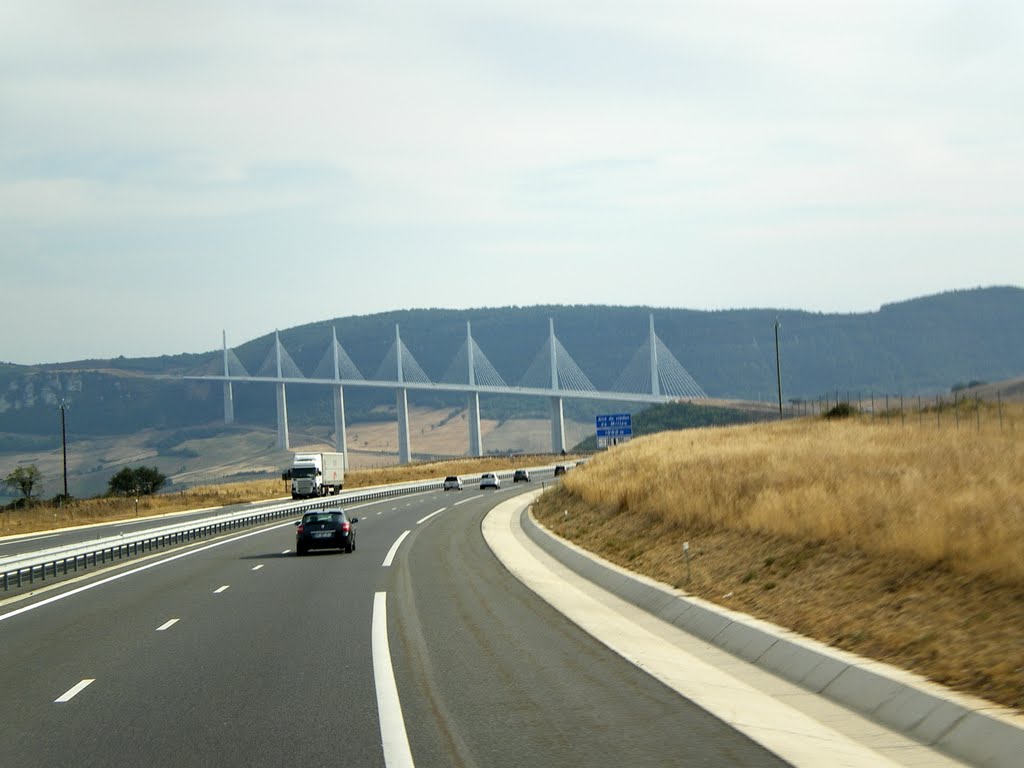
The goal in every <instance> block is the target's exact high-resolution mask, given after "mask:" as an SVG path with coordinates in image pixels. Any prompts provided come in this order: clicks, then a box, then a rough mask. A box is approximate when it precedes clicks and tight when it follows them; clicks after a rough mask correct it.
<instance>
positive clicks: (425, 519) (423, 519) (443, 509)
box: [416, 507, 448, 525]
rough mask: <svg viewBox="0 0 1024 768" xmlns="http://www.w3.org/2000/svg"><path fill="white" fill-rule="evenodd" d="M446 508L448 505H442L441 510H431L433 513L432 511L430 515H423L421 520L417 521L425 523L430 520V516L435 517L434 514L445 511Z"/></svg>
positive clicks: (417, 522) (417, 523)
mask: <svg viewBox="0 0 1024 768" xmlns="http://www.w3.org/2000/svg"><path fill="white" fill-rule="evenodd" d="M446 509H448V507H441V508H440V509H439V510H437V511H436V512H431V513H430V514H429V515H427V516H426V517H421V518H420V519H419V520H417V521H416V525H421V524H423V523H425V522H427V520H429V519H430V518H432V517H433V516H434V515H439V514H441V513H442V512H444V511H445V510H446Z"/></svg>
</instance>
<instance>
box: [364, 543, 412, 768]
mask: <svg viewBox="0 0 1024 768" xmlns="http://www.w3.org/2000/svg"><path fill="white" fill-rule="evenodd" d="M406 533H408V531H406ZM399 541H401V539H399ZM387 597H388V596H387V593H386V592H376V593H374V595H373V620H372V626H371V638H370V647H371V651H372V654H373V684H374V687H375V688H376V689H377V717H378V719H379V720H380V741H381V746H382V747H383V748H384V764H385V765H386V766H387V768H414V763H413V761H412V752H410V751H409V737H408V736H407V735H406V732H405V718H404V717H403V716H402V704H401V702H400V701H399V699H398V686H397V685H396V684H395V671H394V668H393V667H392V666H391V647H390V646H389V644H388V600H387Z"/></svg>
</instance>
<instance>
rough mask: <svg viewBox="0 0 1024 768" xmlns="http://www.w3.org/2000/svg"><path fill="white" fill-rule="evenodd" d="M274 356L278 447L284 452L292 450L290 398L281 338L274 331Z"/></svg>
mask: <svg viewBox="0 0 1024 768" xmlns="http://www.w3.org/2000/svg"><path fill="white" fill-rule="evenodd" d="M274 354H275V355H276V356H277V378H278V382H277V384H276V385H275V386H276V388H277V447H278V448H279V449H280V450H282V451H287V450H289V449H290V448H291V446H290V445H289V444H288V396H287V394H286V393H285V389H284V381H281V379H283V378H284V374H283V373H282V372H281V336H280V334H279V333H278V332H277V331H274Z"/></svg>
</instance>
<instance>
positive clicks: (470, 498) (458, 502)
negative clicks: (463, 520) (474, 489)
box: [452, 496, 473, 507]
mask: <svg viewBox="0 0 1024 768" xmlns="http://www.w3.org/2000/svg"><path fill="white" fill-rule="evenodd" d="M468 501H473V497H472V496H470V497H469V498H468V499H463V500H462V501H456V502H455V503H454V504H452V506H453V507H457V506H459V504H465V503H466V502H468Z"/></svg>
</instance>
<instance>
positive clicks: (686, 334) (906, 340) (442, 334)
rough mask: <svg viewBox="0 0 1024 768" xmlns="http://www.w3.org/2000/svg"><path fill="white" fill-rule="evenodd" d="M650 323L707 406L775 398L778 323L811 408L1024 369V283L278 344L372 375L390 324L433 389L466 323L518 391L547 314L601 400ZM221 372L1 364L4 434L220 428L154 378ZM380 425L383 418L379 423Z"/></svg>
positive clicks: (205, 402)
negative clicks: (65, 421)
mask: <svg viewBox="0 0 1024 768" xmlns="http://www.w3.org/2000/svg"><path fill="white" fill-rule="evenodd" d="M649 314H653V315H654V322H655V330H656V333H657V334H658V337H659V338H660V339H661V340H662V342H663V343H664V344H665V345H666V346H667V347H668V349H669V350H671V351H672V353H673V354H674V355H675V357H676V358H677V359H678V360H679V362H680V363H681V364H682V365H683V366H684V367H685V368H686V370H687V371H688V372H689V373H690V374H691V375H692V376H693V378H694V379H695V380H696V381H697V383H698V384H700V386H701V387H702V388H703V389H704V391H705V392H707V394H708V395H709V396H711V397H714V398H722V399H739V400H772V399H774V397H775V387H776V383H775V346H774V324H775V321H776V319H778V320H779V321H780V323H781V326H780V329H779V333H780V337H779V341H780V352H781V358H782V366H781V367H782V380H783V381H782V384H783V394H784V397H785V398H786V399H811V398H815V397H819V396H821V395H822V394H823V393H825V392H833V391H834V390H837V389H838V390H842V391H844V392H845V391H861V392H863V393H864V394H865V395H866V394H868V393H869V392H872V391H873V392H877V393H890V394H922V395H931V394H935V393H939V392H948V391H949V390H950V388H951V387H952V386H953V385H955V384H956V383H957V382H966V381H992V380H1001V379H1009V378H1013V377H1015V376H1019V375H1020V374H1021V373H1022V372H1024V347H1022V345H1020V344H1019V342H1018V341H1017V339H1016V336H1015V331H1014V329H1017V328H1020V327H1022V325H1024V289H1021V288H1018V287H1014V286H994V287H988V288H971V289H963V290H957V291H948V292H945V293H940V294H933V295H930V296H925V297H919V298H914V299H907V300H904V301H899V302H893V303H889V304H883V305H882V306H881V307H879V309H878V310H875V311H870V312H862V313H824V312H810V311H805V310H778V309H770V308H754V309H729V310H692V309H671V308H655V307H646V306H637V305H631V306H608V305H550V304H549V305H536V306H530V307H519V306H512V307H504V308H476V309H461V310H456V309H440V308H435V309H404V310H392V311H388V312H382V313H376V314H372V315H362V316H349V317H340V318H334V319H331V320H322V321H316V322H311V323H305V324H302V325H298V326H294V327H292V328H289V329H285V330H282V331H280V338H281V341H282V344H283V346H284V347H285V349H286V350H287V351H288V353H289V354H290V356H291V357H292V358H293V359H294V360H295V363H296V365H297V366H298V367H299V368H300V370H301V371H302V372H303V375H305V376H307V377H308V376H310V375H311V374H312V372H313V371H314V369H315V368H316V367H317V364H318V363H319V362H320V361H321V358H322V357H323V355H324V354H325V353H326V352H327V351H328V350H329V347H330V341H331V327H332V326H334V327H335V328H336V329H337V331H338V338H339V341H340V342H341V344H342V347H343V348H344V349H345V350H346V352H347V353H348V354H349V355H350V356H351V357H352V359H353V361H354V362H355V364H356V365H357V367H358V368H359V370H360V371H361V372H362V374H363V376H365V377H366V378H374V377H375V374H376V372H377V369H378V368H379V367H380V366H381V363H382V361H383V360H384V359H385V356H386V354H387V352H388V350H389V349H390V348H391V345H392V344H393V343H394V337H395V324H398V325H399V327H400V331H401V337H402V341H403V343H404V344H405V346H406V347H407V348H408V349H409V350H410V351H411V353H412V355H413V356H414V358H415V359H416V360H417V361H418V362H419V364H420V365H421V367H422V368H423V370H424V371H425V372H426V374H427V375H428V376H429V377H430V379H431V380H432V381H438V380H439V379H440V378H442V377H443V376H444V374H445V372H446V370H447V369H448V367H449V366H450V364H451V363H452V362H453V360H454V358H455V356H456V354H457V352H458V350H459V348H460V346H461V345H462V344H463V343H464V341H465V335H466V322H467V321H469V322H470V323H471V325H472V333H473V338H474V341H476V343H477V344H478V345H479V347H480V348H481V349H482V350H483V351H484V353H485V355H486V356H487V357H488V359H489V360H490V362H491V363H492V364H493V365H494V368H495V369H496V370H497V372H498V373H499V374H500V375H501V376H502V377H503V379H504V380H505V381H506V382H507V383H508V384H509V385H511V386H516V385H518V384H519V382H520V379H521V377H522V376H523V374H524V372H526V371H527V370H528V369H529V368H530V366H531V364H532V363H533V362H535V361H536V360H537V358H538V356H539V355H541V354H542V353H543V348H544V344H545V342H546V340H547V335H548V320H549V318H550V319H553V320H554V323H555V335H556V337H557V338H558V339H559V341H560V342H561V343H562V345H563V346H564V347H565V349H566V350H568V352H569V354H570V355H571V356H572V357H573V359H574V360H575V361H576V363H577V364H578V365H579V367H580V368H581V369H582V370H583V371H584V372H585V374H586V375H587V376H588V377H589V378H590V380H591V381H592V382H593V383H594V385H595V386H596V387H597V388H598V389H604V390H607V389H610V388H611V387H612V385H613V384H614V383H615V381H616V379H617V377H618V376H619V375H620V374H621V373H622V371H623V370H625V369H626V367H627V366H628V365H629V363H630V360H632V359H633V357H634V355H635V354H636V353H637V351H638V350H639V349H640V348H641V346H642V345H643V344H644V342H645V341H646V340H647V331H648V319H647V318H648V315H649ZM272 342H273V334H264V335H262V336H258V337H255V338H252V339H249V340H247V341H244V342H242V343H241V344H239V345H238V346H235V347H233V348H232V351H233V352H234V354H235V355H237V357H238V359H239V360H240V361H241V362H242V364H243V365H244V366H245V368H246V369H247V370H248V371H250V372H252V373H255V372H256V371H257V370H258V369H259V368H260V367H261V365H262V364H263V363H264V362H265V361H266V359H267V356H268V354H269V353H270V351H271V350H272ZM222 370H223V360H222V352H221V350H212V351H207V352H197V353H179V354H175V355H162V356H158V357H147V358H125V357H118V358H114V359H109V360H79V361H71V362H66V363H48V364H43V365H37V366H18V365H14V364H0V433H7V434H9V435H10V434H43V433H49V434H52V409H53V408H55V407H56V405H57V403H58V402H59V401H60V400H61V399H65V400H69V401H71V402H72V409H73V410H72V413H73V417H74V421H75V423H76V428H78V429H79V430H84V432H85V433H87V434H117V433H119V432H120V433H124V432H128V431H131V430H134V429H142V428H150V427H156V428H165V427H170V428H173V427H179V426H189V425H195V424H202V423H213V422H216V421H217V420H218V419H219V418H222V396H221V387H220V385H219V384H217V383H208V382H195V381H179V380H176V379H173V378H171V379H160V378H156V377H158V376H170V377H175V376H181V375H185V374H195V373H200V372H204V373H209V374H218V373H220V372H221V371H222ZM266 389H268V388H267V385H257V384H249V385H246V384H241V383H240V384H238V385H236V387H235V399H236V417H237V418H239V419H240V420H241V421H251V422H253V423H268V422H270V421H272V420H273V418H274V416H273V400H272V394H271V395H268V394H267V392H266V391H264V390H266ZM411 398H412V399H413V400H415V401H416V402H421V403H423V404H426V405H442V406H444V405H449V404H455V405H457V404H460V403H462V401H463V399H464V397H463V396H461V395H447V394H443V393H415V392H414V393H412V394H411ZM288 400H289V401H288V405H289V417H290V419H291V420H292V421H293V422H294V423H321V424H324V423H330V422H331V421H332V419H331V416H330V402H329V393H328V392H327V391H326V388H324V387H304V386H301V385H295V386H290V387H289V389H288ZM484 400H485V403H484V407H485V408H487V409H489V410H490V411H491V412H498V413H500V414H502V415H504V416H507V417H512V416H515V415H517V414H523V413H529V414H532V415H538V414H543V413H544V412H545V408H544V406H545V405H546V404H544V403H542V402H541V401H540V400H537V399H534V401H535V402H534V401H529V402H523V401H522V399H521V398H519V399H516V398H511V397H507V396H485V397H484ZM389 405H390V406H393V393H391V392H390V391H384V390H376V391H374V390H369V389H362V388H353V387H350V388H348V389H347V390H346V408H347V411H348V412H349V419H350V420H352V421H358V420H360V419H362V418H367V417H369V416H371V415H372V414H373V412H375V411H377V412H379V411H380V409H381V408H382V407H383V408H384V409H385V410H386V409H387V408H388V406H389ZM572 407H574V408H577V409H579V408H581V407H582V406H581V404H579V403H577V404H574V405H573V406H572ZM584 410H585V409H584ZM578 416H579V417H580V418H581V419H584V418H589V416H586V414H585V413H581V414H578ZM376 418H378V419H379V418H381V417H380V415H379V413H378V415H377V416H376Z"/></svg>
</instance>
